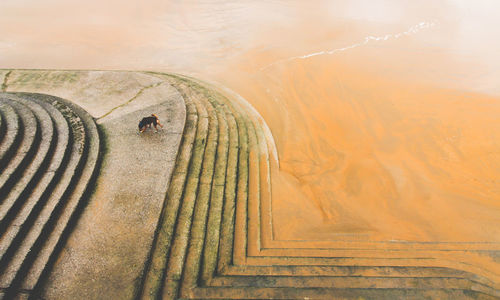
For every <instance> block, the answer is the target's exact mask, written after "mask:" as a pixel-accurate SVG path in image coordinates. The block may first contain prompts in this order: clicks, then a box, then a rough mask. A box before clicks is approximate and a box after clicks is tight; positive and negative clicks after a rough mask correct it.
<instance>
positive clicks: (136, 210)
mask: <svg viewBox="0 0 500 300" xmlns="http://www.w3.org/2000/svg"><path fill="white" fill-rule="evenodd" d="M161 86H162V88H161V89H158V90H157V91H154V92H153V94H155V95H156V96H158V99H160V98H161V99H162V101H163V102H162V103H160V104H154V105H151V106H148V107H146V108H144V109H141V110H135V111H133V110H134V109H136V108H138V107H139V103H140V104H142V105H143V106H146V105H148V104H150V102H149V101H148V100H149V99H151V98H150V97H147V96H148V95H150V94H148V93H145V94H144V95H143V96H141V97H139V98H138V99H137V103H134V104H133V105H131V106H130V107H121V108H119V109H117V110H116V116H113V117H112V115H111V114H110V115H108V116H109V117H106V118H103V119H102V120H100V121H99V123H100V127H101V129H102V132H103V133H104V135H103V141H104V142H105V143H106V145H105V147H106V149H107V151H106V153H105V156H104V159H103V163H102V167H101V171H100V175H99V177H98V180H97V184H96V190H95V193H94V194H93V196H92V198H91V199H90V201H89V203H88V206H87V207H86V209H85V210H84V212H83V213H82V216H81V217H80V219H79V221H78V224H77V226H76V227H75V230H74V231H73V233H72V234H71V236H70V238H69V240H68V242H67V244H66V246H65V248H64V250H63V251H62V253H61V255H60V257H59V259H58V261H57V263H56V264H55V266H54V269H53V271H52V273H51V276H50V278H49V279H48V281H47V284H46V288H45V291H44V296H43V297H44V298H47V299H131V298H133V296H134V294H135V293H136V290H137V288H138V285H139V283H140V278H141V276H142V273H143V268H144V266H145V263H146V260H147V256H148V254H149V250H150V248H151V245H152V241H153V237H154V232H155V229H156V227H157V222H158V219H159V216H160V213H161V208H162V206H163V201H164V198H165V194H166V191H167V188H168V183H169V180H170V176H171V173H172V170H173V168H174V164H175V158H176V155H177V151H178V147H179V144H180V141H181V137H182V132H183V128H184V121H185V114H186V112H185V106H184V101H183V99H182V97H181V96H180V94H178V93H176V92H174V91H173V90H171V89H173V88H171V87H170V86H169V85H168V84H166V83H162V84H161ZM162 91H168V93H166V94H161V93H162ZM129 111H132V112H129ZM151 113H156V114H157V115H158V116H159V118H160V120H162V123H163V124H164V125H165V127H164V128H163V129H160V130H159V132H158V133H156V132H154V130H148V131H146V132H144V133H142V134H139V133H138V128H137V124H138V120H140V119H141V118H142V117H144V116H147V115H150V114H151Z"/></svg>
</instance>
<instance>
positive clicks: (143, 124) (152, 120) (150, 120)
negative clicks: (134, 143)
mask: <svg viewBox="0 0 500 300" xmlns="http://www.w3.org/2000/svg"><path fill="white" fill-rule="evenodd" d="M151 124H153V126H154V127H155V129H156V132H158V128H157V127H156V126H157V125H159V126H160V127H161V128H163V125H161V124H160V119H158V116H157V115H155V114H151V116H150V117H144V118H142V120H141V121H140V122H139V132H141V133H142V132H144V130H146V129H147V128H149V127H151Z"/></svg>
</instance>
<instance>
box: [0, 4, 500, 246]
mask: <svg viewBox="0 0 500 300" xmlns="http://www.w3.org/2000/svg"><path fill="white" fill-rule="evenodd" d="M499 10H500V5H499V4H497V2H496V1H494V0H480V1H474V4H471V1H465V0H450V1H396V0H375V1H368V0H366V1H362V0H354V1H279V0H276V1H259V2H257V1H235V2H232V3H229V2H227V1H182V2H180V1H159V0H158V1H156V0H149V1H127V4H126V5H124V3H123V1H106V2H105V3H104V4H103V3H101V1H95V0H91V1H85V2H80V1H62V0H50V1H44V2H43V3H41V2H40V1H34V0H23V1H19V0H15V1H14V0H4V1H2V2H1V3H0V67H3V68H56V69H68V68H69V69H75V68H78V69H137V70H145V69H150V70H164V71H171V72H178V73H184V74H190V75H194V76H198V77H200V78H204V79H208V80H211V81H214V80H215V81H217V82H219V83H220V84H222V85H224V86H227V87H229V88H231V89H232V90H234V91H236V92H237V93H239V94H240V95H242V96H243V97H244V98H245V99H247V100H248V101H249V102H250V103H251V104H252V105H253V106H254V107H255V108H256V109H257V110H258V111H259V112H260V113H261V115H262V116H263V117H264V119H265V120H266V122H267V124H268V125H269V127H270V129H271V132H272V134H273V136H274V138H275V141H276V146H277V150H278V155H279V161H280V169H279V170H274V171H273V221H274V223H273V224H274V231H275V238H278V239H297V240H311V239H362V240H363V239H369V240H418V241H489V242H499V241H500V226H499V225H500V142H499V141H500V139H499V138H500V117H499V116H500V85H499V84H498V83H499V82H500V80H499V79H500V59H498V53H500V51H499V50H500V39H498V38H496V37H498V36H500V26H499V25H500V20H498V18H496V16H497V15H498V14H497V13H495V12H498V11H499Z"/></svg>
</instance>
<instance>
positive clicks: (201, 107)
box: [163, 91, 217, 299]
mask: <svg viewBox="0 0 500 300" xmlns="http://www.w3.org/2000/svg"><path fill="white" fill-rule="evenodd" d="M190 92H193V91H190ZM181 94H182V92H181ZM190 97H192V100H193V102H194V104H195V105H196V107H197V111H198V114H199V124H200V125H201V126H200V127H198V132H197V136H196V138H195V141H194V151H193V157H192V161H191V164H190V166H189V171H188V178H187V181H186V187H185V192H184V197H183V202H182V204H181V207H180V210H179V216H178V220H177V226H176V231H175V235H174V237H173V242H172V246H171V249H170V253H169V258H168V263H167V265H168V268H167V269H166V274H165V283H164V287H163V298H166V299H176V298H177V294H178V288H179V281H180V279H181V275H182V270H183V267H184V260H185V256H186V249H187V245H188V242H189V237H190V233H191V224H192V221H193V220H192V217H193V214H194V207H195V204H198V201H200V198H206V197H208V196H209V194H210V187H211V186H210V184H207V183H203V182H202V179H205V180H206V181H210V180H211V179H209V178H207V177H211V176H212V175H213V162H214V159H215V146H216V142H217V140H216V139H217V119H216V115H215V112H214V111H213V108H212V107H211V105H209V104H208V103H207V102H205V101H204V98H203V95H200V94H197V93H193V95H190Z"/></svg>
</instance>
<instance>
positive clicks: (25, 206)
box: [0, 96, 57, 286]
mask: <svg viewBox="0 0 500 300" xmlns="http://www.w3.org/2000/svg"><path fill="white" fill-rule="evenodd" d="M10 99H11V100H12V101H15V102H17V103H18V104H20V105H24V106H26V107H28V108H29V109H30V110H31V111H32V112H33V113H34V115H35V116H36V118H37V119H38V122H39V124H40V130H41V134H40V136H41V137H40V143H39V146H38V149H37V151H36V153H35V154H34V158H33V159H32V161H31V162H30V164H29V165H28V166H26V169H25V171H24V173H23V176H22V177H21V178H20V180H19V181H18V182H17V183H16V184H15V185H14V186H13V187H12V188H11V190H10V191H9V193H8V195H7V198H6V199H5V200H4V202H3V203H2V205H1V206H0V220H1V224H3V225H4V228H3V229H4V230H2V235H1V239H0V265H2V266H4V267H5V266H6V263H7V261H10V260H11V255H12V254H13V251H15V250H16V246H17V244H18V243H16V242H15V239H16V237H18V234H19V233H21V234H22V233H23V232H24V231H26V230H27V229H28V228H29V226H30V216H33V215H34V214H36V211H37V209H36V207H37V206H40V205H43V203H40V201H39V200H40V198H41V195H42V194H43V193H44V191H45V189H46V187H47V185H48V184H49V183H50V181H47V180H46V178H47V176H46V175H47V172H45V171H46V170H47V168H48V166H49V163H50V160H51V159H52V157H53V154H54V148H55V146H56V144H57V136H56V135H55V132H54V127H53V123H52V119H51V117H50V115H49V114H48V113H47V112H46V111H45V110H44V109H43V108H42V107H41V106H40V105H38V104H37V103H35V102H31V101H26V100H23V99H20V98H16V97H15V96H11V97H10ZM49 177H50V178H51V177H52V176H51V174H49ZM17 240H19V238H17ZM2 270H3V268H2ZM6 273H7V272H3V274H2V276H0V284H2V286H5V285H4V281H3V280H2V279H1V278H2V277H3V276H4V275H5V274H6Z"/></svg>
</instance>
